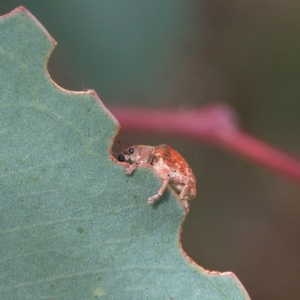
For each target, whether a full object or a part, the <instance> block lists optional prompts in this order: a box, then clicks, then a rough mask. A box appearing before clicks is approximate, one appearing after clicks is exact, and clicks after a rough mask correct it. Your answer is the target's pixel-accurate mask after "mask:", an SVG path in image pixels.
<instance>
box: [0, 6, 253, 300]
mask: <svg viewBox="0 0 300 300" xmlns="http://www.w3.org/2000/svg"><path fill="white" fill-rule="evenodd" d="M54 45H55V41H54V40H53V39H52V38H51V37H50V36H49V34H48V33H47V32H46V31H45V30H44V29H43V27H42V26H41V25H40V24H39V23H38V21H37V20H36V19H35V18H34V17H33V16H32V15H31V14H30V13H29V12H28V11H26V9H24V8H22V7H20V8H18V9H16V10H14V11H13V12H12V13H10V14H8V15H5V16H3V17H2V18H1V19H0V91H1V93H0V143H1V156H0V298H1V299H22V300H26V299H30V300H32V299H72V300H74V299H80V300H82V299H95V298H102V299H248V295H247V293H246V292H245V290H244V288H243V286H242V285H241V284H240V283H239V281H238V279H237V278H236V277H235V276H234V274H232V273H222V274H220V273H216V272H215V273H209V272H207V271H205V270H203V269H201V268H200V267H198V266H197V265H196V264H194V263H193V262H192V261H190V260H189V259H187V258H186V257H185V254H184V253H183V251H182V250H181V247H180V242H179V234H180V224H181V223H182V221H183V219H184V217H185V214H186V213H185V211H184V209H183V208H182V206H181V204H180V202H179V201H178V199H177V197H175V196H174V195H173V194H172V192H170V191H167V192H166V193H165V195H164V196H163V197H162V198H161V200H160V201H158V202H157V203H155V204H154V205H149V204H148V203H147V199H148V197H150V196H152V195H153V194H154V193H155V192H156V191H157V190H158V188H159V187H160V185H161V182H160V181H159V179H158V178H157V177H156V176H155V175H154V174H153V172H152V171H151V170H150V169H148V168H143V169H139V170H137V171H136V172H135V173H134V174H133V176H131V177H128V176H126V175H125V170H124V167H122V166H120V165H117V164H116V162H114V161H113V160H112V159H111V157H110V147H111V143H112V140H113V138H114V136H115V135H116V133H117V130H118V124H117V121H116V120H115V119H114V118H113V117H112V116H111V115H110V113H109V112H108V111H107V110H106V109H105V107H104V106H103V104H102V103H101V101H100V100H99V98H98V97H97V95H96V94H95V92H93V91H89V92H80V93H75V92H69V91H65V90H63V89H61V88H59V87H58V86H57V85H56V84H55V83H53V82H52V80H51V79H50V78H49V75H48V73H47V71H46V63H47V60H48V57H49V55H50V53H51V51H52V49H53V48H54Z"/></svg>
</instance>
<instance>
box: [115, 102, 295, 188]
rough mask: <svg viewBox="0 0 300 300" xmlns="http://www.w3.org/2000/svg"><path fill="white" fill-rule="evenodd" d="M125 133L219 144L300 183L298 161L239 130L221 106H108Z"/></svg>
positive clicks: (233, 116)
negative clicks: (172, 136)
mask: <svg viewBox="0 0 300 300" xmlns="http://www.w3.org/2000/svg"><path fill="white" fill-rule="evenodd" d="M110 110H111V112H112V113H113V114H114V115H115V117H116V118H117V119H118V120H119V122H120V124H121V127H122V129H123V130H124V131H130V132H146V133H154V134H162V135H167V134H171V135H175V136H181V137H184V138H191V139H195V140H201V141H204V142H207V143H210V144H211V143H213V144H215V145H221V146H223V147H225V148H227V149H230V150H232V151H234V152H236V153H238V154H241V155H244V156H245V157H247V158H249V159H251V160H253V161H254V162H256V163H259V164H262V165H265V166H266V167H268V168H269V169H271V170H273V171H276V172H277V173H279V174H283V175H285V176H287V177H289V178H291V179H293V180H296V181H297V182H298V183H300V161H298V160H297V159H295V158H293V157H292V156H289V155H287V154H285V153H284V152H282V151H280V150H277V149H275V148H274V147H272V146H269V145H267V144H266V143H264V142H262V141H260V140H258V139H256V138H254V137H251V136H249V135H247V134H246V133H244V132H243V131H242V130H240V129H239V128H238V126H237V120H236V116H235V114H234V112H233V111H232V110H231V109H230V108H229V107H227V106H224V105H213V106H209V107H207V108H204V109H192V110H182V111H180V110H179V111H170V110H163V109H146V108H133V107H132V108H124V107H110Z"/></svg>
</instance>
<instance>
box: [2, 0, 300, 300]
mask: <svg viewBox="0 0 300 300" xmlns="http://www.w3.org/2000/svg"><path fill="white" fill-rule="evenodd" d="M19 5H23V6H25V7H26V8H27V9H29V10H30V12H31V13H32V14H34V15H35V16H36V18H37V19H38V20H39V21H40V22H41V23H42V24H43V25H44V27H45V28H46V29H47V30H48V31H49V33H50V34H51V35H52V36H53V37H54V39H55V40H56V41H57V42H58V46H57V48H56V49H55V51H54V53H53V54H52V56H51V58H50V61H49V64H48V68H49V73H50V75H51V77H52V78H53V80H54V81H56V82H57V83H58V84H59V85H60V86H62V87H64V88H66V89H70V90H76V91H78V90H83V89H94V90H96V92H97V93H98V95H99V97H100V98H101V99H102V101H103V102H104V104H105V105H106V106H109V105H112V104H113V105H123V106H126V107H129V106H133V105H135V106H144V107H164V108H170V109H178V110H180V109H185V108H191V107H202V106H204V105H207V104H212V103H216V102H219V101H221V102H223V103H227V104H229V105H231V107H233V109H234V110H235V111H236V112H237V114H238V116H239V119H240V123H241V127H242V128H243V129H244V130H245V131H247V132H248V133H249V134H251V135H254V136H256V137H258V138H260V139H262V140H264V141H266V142H268V143H270V144H273V145H274V146H276V147H278V148H281V149H283V150H284V151H286V152H288V153H291V154H293V155H294V156H296V157H298V158H300V139H299V129H300V117H299V116H300V101H299V99H300V18H299V15H300V3H299V1H292V0H277V1H271V0H265V1H261V0H253V1H238V0H229V1H222V0H202V1H201V0H199V1H177V0H151V1H142V0H126V1H124V0H106V1H105V0H103V1H99V0H98V1H97V0H89V1H82V0H81V1H80V0H72V1H71V0H64V1H59V0H51V1H39V0H31V1H30V0H23V1H17V0H1V3H0V13H1V14H4V13H8V12H10V11H11V10H12V9H14V8H15V7H17V6H19ZM118 139H120V140H121V141H122V144H123V145H124V147H127V146H130V145H132V144H149V145H158V144H161V143H167V144H169V145H171V146H172V147H173V148H175V149H176V150H178V151H179V152H180V153H181V154H182V155H183V156H184V157H185V158H186V160H187V161H188V162H189V164H190V165H191V166H192V168H193V170H194V173H195V175H196V178H197V181H198V195H197V197H196V199H195V200H193V201H192V202H190V205H191V210H190V212H189V214H188V217H187V219H186V221H185V223H184V226H183V229H184V231H183V234H182V243H183V248H184V250H185V251H186V252H187V253H188V255H189V256H191V257H192V258H193V259H194V260H195V261H196V262H197V263H198V264H199V265H200V266H202V267H204V268H205V269H208V270H217V271H222V272H223V271H233V272H234V273H235V274H236V275H237V276H238V278H239V279H240V280H241V282H242V283H243V285H244V286H245V288H246V289H247V291H248V293H249V295H250V297H251V298H252V299H259V300H263V299H264V300H265V299H272V300H277V299H300V285H299V280H300V234H299V233H300V194H299V192H300V188H299V186H298V185H297V184H295V183H294V182H291V181H289V180H288V179H285V178H283V177H280V176H278V175H276V174H272V173H270V172H269V171H268V170H266V169H264V168H263V167H261V166H257V165H254V164H253V163H251V162H249V161H247V160H245V159H242V158H241V157H239V156H236V155H234V154H232V153H229V152H226V151H224V150H222V149H218V148H216V147H214V146H211V145H207V144H202V143H199V142H195V141H191V140H183V139H178V138H176V136H164V137H163V136H153V135H145V134H140V135H137V134H131V133H126V132H122V130H121V132H120V134H119V136H118ZM116 151H118V150H116Z"/></svg>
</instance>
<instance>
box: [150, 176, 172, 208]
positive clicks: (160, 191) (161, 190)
mask: <svg viewBox="0 0 300 300" xmlns="http://www.w3.org/2000/svg"><path fill="white" fill-rule="evenodd" d="M169 181H170V176H169V175H168V176H167V177H166V178H165V179H164V182H163V185H162V186H161V188H160V189H159V190H158V192H157V194H156V195H154V196H152V197H150V198H149V199H148V203H153V202H154V201H155V200H157V199H158V198H159V197H160V196H162V195H163V193H164V192H165V190H166V188H167V186H168V184H169Z"/></svg>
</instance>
